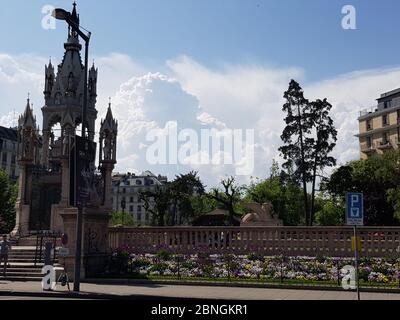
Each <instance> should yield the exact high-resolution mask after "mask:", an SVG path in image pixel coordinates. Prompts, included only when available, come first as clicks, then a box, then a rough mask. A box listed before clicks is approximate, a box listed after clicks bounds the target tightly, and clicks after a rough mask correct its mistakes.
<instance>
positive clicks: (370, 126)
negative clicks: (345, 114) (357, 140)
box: [367, 119, 372, 131]
mask: <svg viewBox="0 0 400 320" xmlns="http://www.w3.org/2000/svg"><path fill="white" fill-rule="evenodd" d="M369 130H372V120H371V119H370V120H367V131H369Z"/></svg>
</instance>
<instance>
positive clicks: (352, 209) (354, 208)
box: [346, 192, 364, 226]
mask: <svg viewBox="0 0 400 320" xmlns="http://www.w3.org/2000/svg"><path fill="white" fill-rule="evenodd" d="M346 222H347V225H349V226H363V225H364V198H363V194H362V193H351V192H349V193H346Z"/></svg>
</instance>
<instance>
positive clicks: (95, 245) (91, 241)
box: [60, 207, 111, 281]
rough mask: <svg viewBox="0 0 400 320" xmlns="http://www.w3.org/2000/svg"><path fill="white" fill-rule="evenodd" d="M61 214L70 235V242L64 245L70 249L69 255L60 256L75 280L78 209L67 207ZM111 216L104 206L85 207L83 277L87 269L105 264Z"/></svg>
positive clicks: (64, 230) (83, 219) (65, 228)
mask: <svg viewBox="0 0 400 320" xmlns="http://www.w3.org/2000/svg"><path fill="white" fill-rule="evenodd" d="M60 215H61V217H62V219H63V232H64V234H66V235H67V237H68V243H67V244H66V245H65V246H64V247H65V248H67V249H68V251H69V254H68V255H67V256H65V257H60V263H61V264H62V263H65V268H66V270H67V273H68V277H69V278H70V280H71V281H73V278H74V273H75V252H76V251H75V249H76V221H77V216H78V209H77V208H65V209H63V210H61V211H60ZM110 217H111V216H110V213H109V210H107V209H105V208H102V207H100V208H85V210H84V211H83V217H82V221H83V227H82V230H83V236H82V259H81V279H84V278H85V277H86V272H85V271H86V270H94V269H96V268H97V269H99V268H101V267H102V266H103V265H104V266H105V259H106V255H107V253H108V251H109V247H108V226H109V221H110ZM93 266H96V268H94V269H93ZM96 272H100V273H101V270H96ZM90 273H91V272H90Z"/></svg>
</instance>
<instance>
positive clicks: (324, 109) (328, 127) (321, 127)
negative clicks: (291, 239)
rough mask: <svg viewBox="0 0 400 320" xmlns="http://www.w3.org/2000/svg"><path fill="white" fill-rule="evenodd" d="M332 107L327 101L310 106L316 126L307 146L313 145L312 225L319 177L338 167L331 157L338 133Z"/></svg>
mask: <svg viewBox="0 0 400 320" xmlns="http://www.w3.org/2000/svg"><path fill="white" fill-rule="evenodd" d="M331 109H332V105H331V104H330V103H329V102H328V101H327V100H326V99H324V100H316V101H314V102H312V103H311V104H310V117H311V122H312V123H313V126H314V131H315V132H314V134H315V136H314V137H311V138H307V139H308V140H309V141H308V142H307V145H312V146H313V150H312V159H311V162H312V186H311V209H310V218H309V222H310V224H311V225H312V224H313V222H314V217H315V192H316V190H315V189H316V181H317V176H318V175H319V174H320V173H321V172H323V170H324V169H325V168H326V167H332V166H335V165H336V159H335V158H333V157H332V156H330V155H329V154H330V152H331V151H332V150H333V148H334V147H335V146H336V141H337V131H336V129H335V127H334V125H333V120H332V118H331V117H330V116H329V112H330V110H331Z"/></svg>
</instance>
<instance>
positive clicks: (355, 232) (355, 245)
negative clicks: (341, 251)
mask: <svg viewBox="0 0 400 320" xmlns="http://www.w3.org/2000/svg"><path fill="white" fill-rule="evenodd" d="M353 229H354V267H355V276H356V286H357V299H358V301H360V282H359V278H358V249H359V248H358V239H357V226H356V225H355V226H354V228H353Z"/></svg>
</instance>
